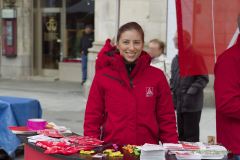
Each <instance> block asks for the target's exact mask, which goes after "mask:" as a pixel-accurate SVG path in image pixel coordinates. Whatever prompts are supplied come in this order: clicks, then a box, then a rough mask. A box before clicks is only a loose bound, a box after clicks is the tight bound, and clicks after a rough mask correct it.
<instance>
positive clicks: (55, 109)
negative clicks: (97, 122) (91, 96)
mask: <svg viewBox="0 0 240 160" xmlns="http://www.w3.org/2000/svg"><path fill="white" fill-rule="evenodd" d="M0 95H1V96H17V97H28V98H35V99H38V100H39V101H40V103H41V106H42V109H43V118H44V119H46V120H47V121H49V122H51V121H52V122H55V123H56V124H59V125H64V126H66V127H68V128H70V129H71V130H72V131H74V132H76V133H79V134H82V133H83V129H82V124H83V118H84V111H85V104H86V99H85V98H84V97H83V89H82V87H81V85H80V83H69V82H60V81H54V82H49V81H48V82H46V81H20V80H18V81H16V80H4V79H0ZM200 127H201V133H200V135H201V136H200V139H201V141H203V142H206V141H207V136H208V135H215V109H214V106H206V107H205V108H204V109H203V113H202V118H201V124H200ZM22 159H23V156H20V157H18V158H17V160H22Z"/></svg>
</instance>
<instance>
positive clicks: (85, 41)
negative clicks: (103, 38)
mask: <svg viewBox="0 0 240 160" xmlns="http://www.w3.org/2000/svg"><path fill="white" fill-rule="evenodd" d="M93 40H94V35H93V26H92V25H91V24H88V25H86V26H85V29H84V34H83V36H82V38H81V40H80V52H81V57H82V61H81V62H82V82H81V85H83V84H84V83H85V82H86V80H87V62H88V49H89V48H91V47H92V42H93Z"/></svg>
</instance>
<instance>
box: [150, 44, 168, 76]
mask: <svg viewBox="0 0 240 160" xmlns="http://www.w3.org/2000/svg"><path fill="white" fill-rule="evenodd" d="M164 49H165V44H164V42H162V41H160V40H159V39H152V40H150V41H149V43H148V53H149V55H150V56H151V57H152V60H151V66H153V67H156V68H158V69H161V70H162V71H163V72H164V74H165V75H166V77H167V79H169V78H170V77H169V74H167V67H166V55H165V54H164Z"/></svg>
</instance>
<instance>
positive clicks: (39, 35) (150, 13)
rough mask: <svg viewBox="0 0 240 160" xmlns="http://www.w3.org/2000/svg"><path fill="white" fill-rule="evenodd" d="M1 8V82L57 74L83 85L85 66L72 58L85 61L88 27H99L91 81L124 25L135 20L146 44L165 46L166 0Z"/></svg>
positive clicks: (15, 2) (73, 0) (16, 1)
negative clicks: (100, 56) (99, 56)
mask: <svg viewBox="0 0 240 160" xmlns="http://www.w3.org/2000/svg"><path fill="white" fill-rule="evenodd" d="M0 8H1V12H2V17H1V23H2V24H3V25H2V27H1V42H2V43H1V57H0V69H1V70H0V74H1V77H2V78H13V79H30V78H31V77H34V76H55V77H57V78H59V79H60V80H69V81H80V76H81V73H80V72H81V69H80V68H81V64H80V63H71V62H72V61H71V60H72V59H74V60H78V58H79V57H80V52H79V48H78V44H79V39H80V38H81V36H82V34H83V28H84V26H85V25H86V24H92V25H93V26H94V37H95V38H94V39H95V40H94V43H93V44H94V45H93V48H91V49H90V54H89V61H90V62H89V67H88V70H89V71H88V72H89V79H90V80H91V78H92V75H93V74H94V69H93V68H94V62H95V58H96V53H97V52H98V51H99V49H100V48H101V46H102V45H103V43H104V42H105V40H106V39H107V38H113V37H114V36H115V34H116V32H117V29H118V27H119V26H120V25H122V24H124V23H126V22H129V21H136V22H138V23H140V24H141V26H142V27H143V29H144V31H145V35H146V38H145V40H146V42H147V41H148V40H150V39H152V38H159V39H161V40H163V41H165V42H166V36H167V0H32V1H29V0H0ZM68 60H69V61H68ZM65 62H68V63H65ZM69 62H70V63H69ZM70 72H73V73H74V72H75V74H74V75H75V77H74V76H73V77H71V76H72V75H71V74H70ZM78 72H79V73H78ZM65 74H67V75H65ZM68 74H69V75H68ZM76 75H79V77H78V76H76ZM64 77H65V79H64ZM66 77H67V78H69V79H66ZM77 77H78V78H77Z"/></svg>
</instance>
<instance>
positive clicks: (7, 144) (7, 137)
mask: <svg viewBox="0 0 240 160" xmlns="http://www.w3.org/2000/svg"><path fill="white" fill-rule="evenodd" d="M41 117H42V109H41V106H40V103H39V101H38V100H36V99H30V98H19V97H9V96H0V148H1V149H3V150H4V151H5V152H6V153H7V154H8V155H10V156H12V155H14V152H15V150H16V149H17V147H18V146H19V145H20V144H21V142H20V140H19V139H18V138H17V136H16V135H15V134H13V133H12V132H11V131H10V130H9V129H8V127H9V126H26V123H27V120H28V119H30V118H41Z"/></svg>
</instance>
